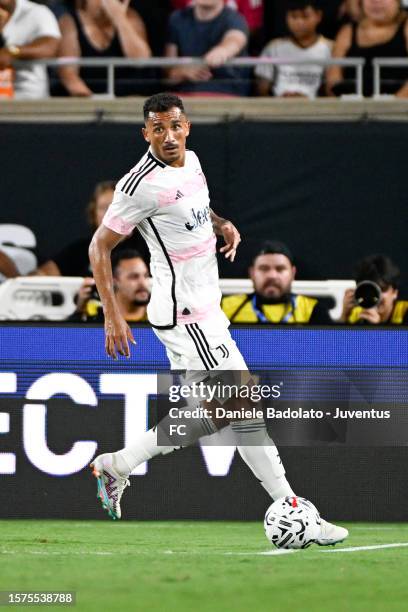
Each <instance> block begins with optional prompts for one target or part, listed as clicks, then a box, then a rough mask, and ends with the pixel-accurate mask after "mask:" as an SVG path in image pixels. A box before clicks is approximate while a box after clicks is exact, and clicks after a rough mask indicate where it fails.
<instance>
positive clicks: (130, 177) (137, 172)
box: [122, 158, 150, 193]
mask: <svg viewBox="0 0 408 612" xmlns="http://www.w3.org/2000/svg"><path fill="white" fill-rule="evenodd" d="M149 162H150V160H149V158H147V159H146V160H145V161H144V162H143V164H142V165H141V166H140V168H138V169H137V170H135V172H132V173H131V175H130V176H129V177H128V179H127V181H126V183H125V184H124V185H123V187H122V191H123V192H124V193H126V189H127V188H128V187H129V185H130V183H131V182H132V181H133V179H134V178H135V176H136V174H140V172H142V171H143V170H144V169H145V168H146V166H147V164H148V163H149Z"/></svg>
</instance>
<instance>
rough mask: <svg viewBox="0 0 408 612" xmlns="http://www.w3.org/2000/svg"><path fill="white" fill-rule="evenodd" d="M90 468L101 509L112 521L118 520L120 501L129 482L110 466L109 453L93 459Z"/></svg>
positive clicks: (110, 457) (110, 458) (110, 456)
mask: <svg viewBox="0 0 408 612" xmlns="http://www.w3.org/2000/svg"><path fill="white" fill-rule="evenodd" d="M91 468H92V473H93V475H94V476H95V478H96V481H97V487H98V490H97V498H98V499H99V500H100V501H101V503H102V507H103V509H104V510H106V511H107V512H108V514H109V516H110V517H111V519H113V520H114V521H116V520H118V519H120V517H121V516H122V512H121V509H120V500H121V498H122V495H123V491H124V490H125V489H126V487H128V486H129V485H130V482H129V480H128V479H127V478H124V477H123V476H120V475H119V474H118V473H117V472H116V470H115V469H114V467H113V465H112V454H111V453H105V454H103V455H99V456H98V457H95V459H94V460H93V462H92V463H91Z"/></svg>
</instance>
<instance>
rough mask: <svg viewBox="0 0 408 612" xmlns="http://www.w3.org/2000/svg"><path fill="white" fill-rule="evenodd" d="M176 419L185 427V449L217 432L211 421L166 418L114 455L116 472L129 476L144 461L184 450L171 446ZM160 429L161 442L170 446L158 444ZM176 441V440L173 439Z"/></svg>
mask: <svg viewBox="0 0 408 612" xmlns="http://www.w3.org/2000/svg"><path fill="white" fill-rule="evenodd" d="M174 419H176V422H177V424H178V425H180V424H181V425H183V424H184V425H185V437H183V447H184V446H190V445H191V444H194V443H195V442H197V440H199V438H201V437H202V436H207V435H209V434H212V433H214V432H216V431H217V429H216V427H215V425H214V423H213V422H212V421H211V420H210V419H205V418H202V419H183V418H182V417H176V416H174V417H173V418H170V417H169V416H168V415H167V416H166V417H164V419H162V420H161V421H160V423H159V424H158V425H157V427H153V428H152V429H149V430H148V431H145V432H144V433H142V434H141V435H140V436H139V437H138V438H137V440H135V441H134V442H132V443H131V444H128V446H126V447H125V448H122V450H120V451H118V452H116V453H113V465H114V468H115V469H116V471H117V472H118V474H119V475H121V476H128V475H129V474H130V472H132V471H133V470H134V469H135V468H136V467H137V466H138V465H140V464H141V463H143V462H144V461H148V460H149V459H152V458H153V457H156V455H160V454H162V455H166V454H168V453H171V452H172V451H173V450H175V449H178V448H182V447H181V446H180V445H178V446H177V445H172V444H171V436H170V437H168V436H169V431H170V429H169V425H170V424H171V423H174ZM158 429H160V438H159V439H160V440H161V442H163V441H168V442H169V444H168V445H162V446H159V445H158V444H157V433H158ZM173 439H174V438H173Z"/></svg>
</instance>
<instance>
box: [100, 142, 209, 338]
mask: <svg viewBox="0 0 408 612" xmlns="http://www.w3.org/2000/svg"><path fill="white" fill-rule="evenodd" d="M103 224H104V225H105V226H106V227H108V228H110V229H111V230H113V231H114V232H117V233H119V234H122V235H129V234H130V233H131V232H132V231H133V229H134V228H135V227H136V226H137V227H138V229H139V231H140V233H141V234H142V236H143V237H144V238H145V240H146V242H147V244H148V247H149V250H150V253H151V264H150V265H151V273H152V277H153V285H152V295H151V300H150V303H149V306H148V317H149V321H150V322H151V324H152V325H153V326H154V327H157V328H159V329H171V328H172V327H174V326H175V325H177V323H195V322H197V321H200V320H202V319H204V318H206V317H207V316H208V315H209V314H211V312H213V311H215V310H218V309H219V304H220V299H221V293H220V290H219V284H218V266H217V260H216V256H215V253H216V236H215V234H214V231H213V227H212V222H211V215H210V199H209V193H208V188H207V182H206V179H205V176H204V174H203V171H202V169H201V165H200V162H199V160H198V158H197V156H196V154H195V153H194V152H193V151H189V150H187V151H186V157H185V163H184V166H182V167H173V166H168V165H166V164H164V163H163V162H162V161H160V160H159V159H157V158H156V157H155V156H154V155H153V153H152V151H151V149H150V148H149V150H148V152H147V153H146V154H145V155H144V156H143V157H142V159H141V160H140V161H139V162H138V163H137V164H136V166H135V167H134V168H132V170H130V172H128V173H127V174H126V175H125V176H124V177H123V178H122V179H121V180H120V181H119V182H118V184H117V186H116V190H115V194H114V197H113V201H112V204H111V205H110V207H109V209H108V210H107V212H106V215H105V217H104V219H103Z"/></svg>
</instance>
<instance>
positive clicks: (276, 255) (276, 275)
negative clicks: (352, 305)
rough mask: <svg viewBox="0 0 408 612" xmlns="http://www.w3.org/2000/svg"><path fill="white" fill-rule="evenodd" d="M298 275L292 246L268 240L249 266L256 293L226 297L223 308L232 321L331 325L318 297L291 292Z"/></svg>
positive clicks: (222, 304)
mask: <svg viewBox="0 0 408 612" xmlns="http://www.w3.org/2000/svg"><path fill="white" fill-rule="evenodd" d="M295 275H296V267H295V264H294V258H293V255H292V253H291V251H290V250H289V248H288V247H287V246H286V245H285V244H283V243H281V242H277V241H271V242H266V243H265V244H264V245H263V248H262V249H261V251H259V253H258V254H257V255H256V256H255V258H254V260H253V262H252V265H251V267H250V268H249V276H250V278H251V280H252V282H253V285H254V291H253V293H250V294H241V295H228V296H225V297H224V298H223V299H222V303H221V306H222V309H223V311H224V313H225V314H226V315H227V317H228V319H229V320H230V321H231V323H312V324H313V323H314V324H317V325H330V324H332V323H333V321H332V320H331V318H330V315H329V313H328V310H327V309H326V308H325V307H324V306H323V304H322V303H321V302H319V300H317V299H316V298H312V297H308V296H305V295H297V294H295V293H293V292H292V283H293V281H294V279H295Z"/></svg>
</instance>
